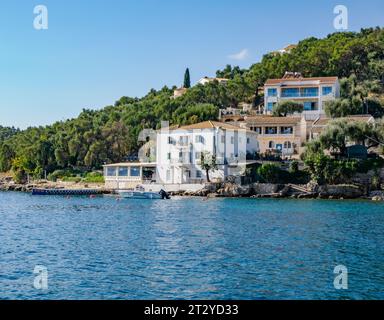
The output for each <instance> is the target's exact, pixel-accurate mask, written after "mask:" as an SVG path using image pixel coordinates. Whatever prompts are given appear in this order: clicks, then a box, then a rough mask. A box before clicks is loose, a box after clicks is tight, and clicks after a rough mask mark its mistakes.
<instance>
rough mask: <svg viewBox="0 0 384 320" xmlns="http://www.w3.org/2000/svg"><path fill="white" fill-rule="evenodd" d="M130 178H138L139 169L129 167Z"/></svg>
mask: <svg viewBox="0 0 384 320" xmlns="http://www.w3.org/2000/svg"><path fill="white" fill-rule="evenodd" d="M130 171H131V174H130V176H131V177H140V167H131V170H130Z"/></svg>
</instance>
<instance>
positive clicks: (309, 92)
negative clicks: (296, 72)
mask: <svg viewBox="0 0 384 320" xmlns="http://www.w3.org/2000/svg"><path fill="white" fill-rule="evenodd" d="M318 95H319V89H318V88H303V89H302V91H301V96H302V97H317V96H318Z"/></svg>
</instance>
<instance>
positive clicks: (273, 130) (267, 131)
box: [265, 127, 277, 134]
mask: <svg viewBox="0 0 384 320" xmlns="http://www.w3.org/2000/svg"><path fill="white" fill-rule="evenodd" d="M265 134H277V127H266V128H265Z"/></svg>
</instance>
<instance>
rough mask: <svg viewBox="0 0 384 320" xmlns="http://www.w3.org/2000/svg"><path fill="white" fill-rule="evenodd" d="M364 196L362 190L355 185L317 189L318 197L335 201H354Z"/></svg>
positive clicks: (328, 186) (326, 186)
mask: <svg viewBox="0 0 384 320" xmlns="http://www.w3.org/2000/svg"><path fill="white" fill-rule="evenodd" d="M363 195H364V190H363V188H361V187H359V186H355V185H348V184H341V185H325V186H320V187H319V197H320V198H322V199H327V198H329V197H330V196H331V197H333V198H336V199H356V198H360V197H362V196H363Z"/></svg>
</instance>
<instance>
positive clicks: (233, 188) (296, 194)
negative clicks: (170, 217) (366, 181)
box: [0, 177, 384, 201]
mask: <svg viewBox="0 0 384 320" xmlns="http://www.w3.org/2000/svg"><path fill="white" fill-rule="evenodd" d="M36 188H42V189H77V190H86V189H97V190H101V191H103V193H106V194H107V193H111V192H112V191H111V190H106V189H105V188H104V184H100V183H91V184H90V183H76V182H50V181H46V180H41V181H38V182H34V183H29V184H28V183H27V184H17V183H15V182H14V181H12V179H11V178H9V177H7V178H1V179H0V191H20V192H31V191H32V189H36ZM169 194H170V195H171V196H185V197H206V198H273V199H279V198H292V199H339V200H342V199H368V200H373V201H384V191H382V190H376V191H369V190H368V188H367V187H366V186H364V185H355V184H343V185H322V186H320V185H316V184H311V183H310V184H307V185H291V184H270V183H253V184H249V185H239V184H235V183H207V184H205V186H204V188H203V189H201V190H198V191H177V192H169Z"/></svg>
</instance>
